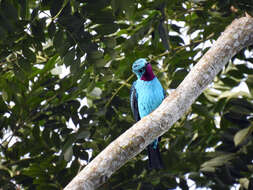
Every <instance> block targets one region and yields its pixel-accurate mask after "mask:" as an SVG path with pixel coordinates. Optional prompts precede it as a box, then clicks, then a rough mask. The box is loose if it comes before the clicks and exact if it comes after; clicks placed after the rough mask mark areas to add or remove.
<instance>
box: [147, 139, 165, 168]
mask: <svg viewBox="0 0 253 190" xmlns="http://www.w3.org/2000/svg"><path fill="white" fill-rule="evenodd" d="M148 168H149V169H162V168H163V163H162V159H161V155H160V151H159V146H158V144H156V146H154V143H152V144H150V145H148Z"/></svg>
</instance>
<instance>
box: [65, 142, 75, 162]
mask: <svg viewBox="0 0 253 190" xmlns="http://www.w3.org/2000/svg"><path fill="white" fill-rule="evenodd" d="M72 156H73V149H72V146H69V147H68V148H67V149H66V151H65V152H64V160H66V161H67V162H69V161H70V160H71V159H72Z"/></svg>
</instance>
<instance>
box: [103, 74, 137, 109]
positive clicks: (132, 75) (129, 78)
mask: <svg viewBox="0 0 253 190" xmlns="http://www.w3.org/2000/svg"><path fill="white" fill-rule="evenodd" d="M133 77H134V74H131V75H130V77H128V79H127V80H126V81H125V82H124V83H123V84H122V85H121V86H120V87H119V88H118V89H117V90H116V91H115V93H114V94H113V95H112V97H111V98H110V100H109V101H108V102H107V104H106V105H105V107H106V108H107V107H108V106H109V105H110V103H111V102H112V100H113V98H114V97H115V96H116V95H117V94H118V93H119V91H120V90H121V89H122V88H123V87H124V86H125V85H127V83H128V82H129V81H130V80H131V79H132V78H133Z"/></svg>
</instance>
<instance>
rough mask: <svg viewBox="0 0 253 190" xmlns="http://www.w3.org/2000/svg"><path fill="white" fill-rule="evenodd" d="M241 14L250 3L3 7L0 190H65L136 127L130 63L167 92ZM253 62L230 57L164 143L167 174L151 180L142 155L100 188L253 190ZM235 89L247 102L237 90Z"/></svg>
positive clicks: (66, 1)
mask: <svg viewBox="0 0 253 190" xmlns="http://www.w3.org/2000/svg"><path fill="white" fill-rule="evenodd" d="M245 12H247V13H248V14H251V15H252V13H253V3H250V2H248V1H244V0H243V1H230V0H214V1H205V0H191V1H190V0H189V1H181V0H170V1H166V0H155V1H154V0H124V1H117V0H86V1H80V0H57V1H53V0H19V1H18V0H1V1H0V34H1V39H0V65H1V67H0V73H1V74H0V95H1V97H0V113H1V117H0V123H1V125H0V129H1V130H0V142H1V145H0V158H1V159H0V187H2V188H3V189H18V188H21V189H63V188H64V187H65V186H66V185H67V184H68V183H69V182H70V181H71V179H72V178H73V177H74V176H75V175H76V174H77V173H78V172H79V171H80V170H81V169H82V168H83V167H85V165H86V164H87V163H89V162H90V160H92V159H93V158H94V157H95V156H96V155H97V154H98V153H99V152H101V151H102V150H103V149H104V148H105V147H106V146H107V145H108V144H109V143H110V142H111V141H113V140H114V139H115V138H117V137H118V136H119V135H120V134H122V133H123V132H124V131H126V130H127V129H128V128H129V127H130V126H131V125H132V124H133V123H134V120H133V118H132V114H131V111H130V106H129V91H130V86H131V83H132V82H133V81H134V80H135V79H134V76H133V74H132V72H131V65H132V63H133V62H134V61H135V60H136V59H137V58H140V57H145V58H147V59H148V61H150V63H151V64H152V66H153V68H154V70H155V74H156V75H157V77H158V78H159V79H160V81H161V82H162V84H163V87H164V88H165V89H166V90H168V92H171V91H173V89H175V88H176V87H177V86H178V85H179V84H180V82H181V81H182V80H183V79H184V77H185V76H186V75H187V73H188V72H189V71H190V69H191V68H192V67H193V66H194V65H195V63H196V62H197V61H198V60H199V59H200V57H201V56H202V55H203V54H204V53H205V52H206V51H207V50H208V48H209V47H210V44H212V43H213V42H214V40H216V39H217V38H218V37H219V35H220V33H221V32H222V31H224V29H225V28H226V26H227V25H228V24H230V23H231V22H232V21H233V20H234V19H235V18H239V17H241V16H243V15H244V14H245ZM252 61H253V54H252V47H248V48H246V49H243V50H242V51H241V52H240V53H239V54H237V55H236V56H234V57H233V58H232V59H231V60H230V61H229V62H228V64H227V65H226V67H224V69H223V70H222V71H221V72H220V73H219V74H218V76H217V77H216V78H215V80H214V82H213V83H212V85H210V86H209V88H208V89H206V90H205V91H204V93H203V94H202V95H201V96H200V97H199V98H198V99H197V101H196V102H195V103H194V104H193V105H192V108H191V110H189V111H188V113H187V114H186V115H185V116H184V117H183V118H181V119H180V120H179V121H178V122H177V123H176V124H175V125H174V126H173V127H172V128H171V129H170V130H169V131H168V132H167V133H166V134H165V135H163V138H162V141H161V154H162V158H163V160H164V164H165V169H164V170H161V171H148V170H147V167H146V164H147V163H146V162H147V161H146V160H145V159H146V152H145V151H144V152H142V153H141V154H139V155H138V156H136V157H135V158H133V159H132V160H131V161H129V162H128V163H126V165H125V166H123V167H122V168H121V169H119V170H118V171H117V172H116V173H115V174H114V175H113V176H112V177H111V178H110V179H109V180H108V181H107V182H106V183H105V184H104V185H103V186H101V188H100V189H124V190H125V189H129V190H130V189H146V190H147V189H175V188H177V187H179V188H181V189H189V188H190V186H189V183H188V181H189V179H191V180H192V182H194V185H195V186H196V187H206V188H210V189H230V187H232V186H234V185H237V184H240V188H241V189H251V188H253V176H252V172H253V165H252V160H253V151H252V149H253V143H252V142H253V141H252V131H253V126H252V113H253V104H252V92H253V91H252V89H253V88H252V87H253V70H252V66H253V65H252ZM63 65H65V66H66V67H67V68H69V71H70V72H69V74H67V75H66V76H64V77H62V76H60V75H59V73H60V70H61V68H62V66H63ZM239 84H243V85H244V86H246V87H247V88H248V89H249V92H248V93H247V92H243V91H240V90H239V91H238V90H235V87H237V86H238V85H239ZM84 99H85V100H87V104H85V105H83V103H81V101H80V100H84ZM69 121H73V124H74V127H71V126H70V125H69V124H68V122H69Z"/></svg>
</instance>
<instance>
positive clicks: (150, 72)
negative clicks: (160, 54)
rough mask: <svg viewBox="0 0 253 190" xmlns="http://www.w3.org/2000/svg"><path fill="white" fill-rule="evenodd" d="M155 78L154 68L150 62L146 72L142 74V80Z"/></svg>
mask: <svg viewBox="0 0 253 190" xmlns="http://www.w3.org/2000/svg"><path fill="white" fill-rule="evenodd" d="M154 78H155V75H154V73H153V70H152V67H151V65H150V64H148V65H147V66H146V71H145V73H144V74H143V75H142V77H141V80H144V81H151V80H153V79H154Z"/></svg>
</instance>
